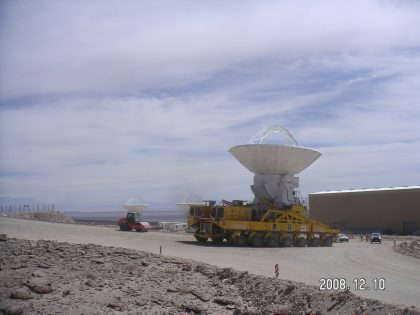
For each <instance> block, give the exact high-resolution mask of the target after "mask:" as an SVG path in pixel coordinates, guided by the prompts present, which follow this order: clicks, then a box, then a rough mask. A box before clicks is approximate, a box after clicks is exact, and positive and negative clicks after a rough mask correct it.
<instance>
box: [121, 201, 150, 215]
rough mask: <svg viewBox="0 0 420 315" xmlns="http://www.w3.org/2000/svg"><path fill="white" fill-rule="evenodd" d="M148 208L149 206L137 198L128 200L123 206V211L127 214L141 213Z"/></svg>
mask: <svg viewBox="0 0 420 315" xmlns="http://www.w3.org/2000/svg"><path fill="white" fill-rule="evenodd" d="M148 206H149V204H147V203H144V202H143V201H142V200H141V199H138V198H130V199H128V200H127V202H126V203H125V204H123V207H124V209H125V210H127V211H129V212H142V211H143V210H144V209H146V208H147V207H148Z"/></svg>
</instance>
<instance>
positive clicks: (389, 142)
mask: <svg viewBox="0 0 420 315" xmlns="http://www.w3.org/2000/svg"><path fill="white" fill-rule="evenodd" d="M171 4H172V5H168V4H167V2H165V3H160V2H157V1H154V2H147V1H144V2H139V1H132V2H129V1H125V2H124V3H120V2H113V3H111V2H107V3H106V4H105V3H104V2H101V1H100V2H96V1H89V2H85V1H80V2H78V1H74V2H59V1H40V2H37V3H36V4H35V3H31V2H20V1H15V2H9V3H7V4H2V7H1V10H0V12H1V16H0V47H1V48H0V69H2V71H1V72H0V106H1V107H0V195H11V196H28V197H33V198H36V199H38V200H47V201H48V200H53V201H60V200H66V199H67V200H78V201H79V202H80V205H81V207H83V205H88V204H89V205H94V206H96V207H98V208H100V207H105V208H106V207H108V208H109V207H110V205H115V204H118V202H116V200H118V201H124V199H126V198H128V197H129V196H131V195H141V197H143V199H145V200H146V201H147V202H149V203H152V204H153V203H159V202H166V203H174V202H176V201H179V198H180V196H182V195H185V194H188V193H191V192H195V193H198V194H199V195H201V196H203V197H204V198H218V199H222V198H226V199H231V198H245V199H246V198H249V197H250V195H251V192H250V190H249V184H250V183H251V181H252V174H250V173H249V172H248V171H247V170H245V169H244V168H243V167H242V166H241V165H240V164H239V163H237V162H236V161H235V160H234V158H233V157H231V156H230V154H229V153H228V148H229V147H230V146H232V145H235V144H239V143H244V142H246V141H247V139H248V138H249V137H251V136H252V135H253V134H254V133H255V132H256V131H258V130H259V129H261V128H262V127H263V125H264V124H266V123H282V124H284V125H285V126H286V127H288V129H289V130H290V131H291V132H292V133H293V134H294V135H295V137H296V138H297V140H298V141H299V142H300V143H302V144H303V145H308V146H314V147H315V148H318V149H319V150H320V151H321V152H322V153H323V156H322V157H321V158H320V159H319V160H318V161H317V162H315V164H313V165H312V166H311V167H310V168H309V169H308V170H306V171H304V172H303V173H302V174H301V177H302V178H301V185H302V190H303V191H304V192H305V193H308V192H311V191H319V190H324V189H339V188H360V187H366V186H393V185H415V184H420V183H418V182H417V178H418V174H419V172H420V166H419V165H418V162H417V161H418V160H420V159H419V158H420V156H419V153H417V151H418V152H420V151H419V150H417V148H418V146H419V142H420V139H419V136H418V135H419V134H420V130H419V129H420V127H419V126H418V121H419V116H420V109H419V106H418V104H419V102H420V92H419V91H418V85H419V82H420V61H419V60H420V58H419V57H420V53H419V46H420V35H419V34H418V32H417V28H418V27H417V26H418V20H419V18H420V12H419V9H420V7H419V6H418V5H417V4H416V3H415V2H397V3H396V2H391V1H390V2H387V1H356V2H352V3H348V2H345V1H320V2H317V3H316V4H315V3H313V2H308V1H295V2H291V3H287V2H272V1H262V2H258V3H256V2H251V1H238V2H229V4H227V3H223V5H222V4H221V3H218V2H212V1H210V2H190V1H173V2H172V3H171ZM86 207H87V206H86Z"/></svg>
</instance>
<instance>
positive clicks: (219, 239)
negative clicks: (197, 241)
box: [211, 237, 223, 244]
mask: <svg viewBox="0 0 420 315" xmlns="http://www.w3.org/2000/svg"><path fill="white" fill-rule="evenodd" d="M211 240H212V242H213V243H215V244H222V243H223V237H212V238H211Z"/></svg>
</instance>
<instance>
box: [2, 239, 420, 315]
mask: <svg viewBox="0 0 420 315" xmlns="http://www.w3.org/2000/svg"><path fill="white" fill-rule="evenodd" d="M0 310H2V312H3V313H4V314H35V313H39V314H82V313H84V314H115V313H118V314H186V313H188V314H236V315H239V314H420V313H419V312H418V310H416V309H414V308H405V309H404V308H400V307H398V306H395V305H387V304H383V303H381V302H379V301H374V300H369V299H363V298H360V297H357V296H355V295H353V294H352V293H350V292H348V291H342V292H329V293H325V292H320V291H319V290H318V289H317V288H315V287H312V286H307V285H304V284H302V283H296V282H291V281H282V280H278V279H273V278H269V277H263V276H256V275H251V274H248V273H247V272H238V271H234V270H232V269H229V268H225V269H222V268H217V267H214V266H211V265H207V264H202V263H198V262H194V261H190V260H184V259H174V258H171V257H165V256H159V255H155V254H151V253H146V252H141V251H135V250H128V249H122V248H114V247H104V246H99V245H92V244H85V245H74V244H68V243H59V242H52V241H26V240H17V239H8V240H6V241H3V242H0Z"/></svg>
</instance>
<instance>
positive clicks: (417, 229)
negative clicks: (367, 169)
mask: <svg viewBox="0 0 420 315" xmlns="http://www.w3.org/2000/svg"><path fill="white" fill-rule="evenodd" d="M309 209H310V210H309V215H310V217H312V218H314V219H316V220H319V221H321V222H325V223H329V224H334V225H336V226H338V227H339V228H340V229H342V230H343V231H353V232H363V233H369V232H382V233H386V234H390V233H396V234H418V233H420V186H410V187H393V188H375V189H358V190H341V191H326V192H318V193H312V194H309Z"/></svg>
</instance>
